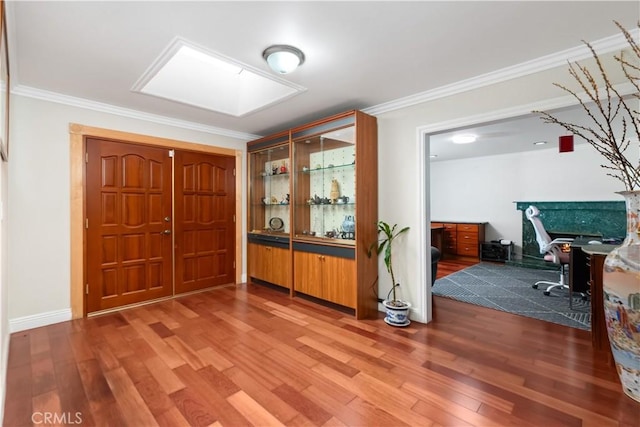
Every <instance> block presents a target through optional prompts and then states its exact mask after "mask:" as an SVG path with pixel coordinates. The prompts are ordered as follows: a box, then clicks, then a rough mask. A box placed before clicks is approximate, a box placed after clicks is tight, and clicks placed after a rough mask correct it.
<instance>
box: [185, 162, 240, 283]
mask: <svg viewBox="0 0 640 427" xmlns="http://www.w3.org/2000/svg"><path fill="white" fill-rule="evenodd" d="M234 167H235V158H234V157H231V156H220V155H211V154H203V153H193V152H187V151H181V152H176V155H175V183H176V184H175V198H176V200H175V216H176V218H175V227H176V242H175V245H176V247H175V257H176V278H175V280H176V293H183V292H190V291H195V290H199V289H204V288H208V287H211V286H217V285H224V284H228V283H234V280H235V267H234V259H235V253H234V251H235V224H234V218H233V217H234V214H235V176H234Z"/></svg>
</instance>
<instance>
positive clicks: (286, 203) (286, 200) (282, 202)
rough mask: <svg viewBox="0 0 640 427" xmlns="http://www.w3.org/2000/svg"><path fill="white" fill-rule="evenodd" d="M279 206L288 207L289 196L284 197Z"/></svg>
mask: <svg viewBox="0 0 640 427" xmlns="http://www.w3.org/2000/svg"><path fill="white" fill-rule="evenodd" d="M280 204H281V205H288V204H289V195H288V194H287V195H285V196H284V197H283V198H282V200H280Z"/></svg>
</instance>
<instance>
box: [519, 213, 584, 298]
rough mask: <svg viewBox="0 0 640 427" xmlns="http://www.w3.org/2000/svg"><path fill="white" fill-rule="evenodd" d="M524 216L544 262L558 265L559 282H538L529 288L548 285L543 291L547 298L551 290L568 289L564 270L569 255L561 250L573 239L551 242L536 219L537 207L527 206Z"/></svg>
mask: <svg viewBox="0 0 640 427" xmlns="http://www.w3.org/2000/svg"><path fill="white" fill-rule="evenodd" d="M525 214H526V216H527V219H528V220H529V221H531V224H532V225H533V229H534V230H535V232H536V240H537V241H538V246H540V253H541V254H544V260H545V261H549V262H553V263H554V264H559V265H560V281H559V282H549V281H546V280H540V281H538V282H536V283H535V284H533V285H532V286H531V287H532V288H533V289H538V286H539V285H549V286H548V287H547V290H546V291H544V294H545V295H547V296H548V295H551V290H552V289H554V288H560V289H569V285H568V284H567V282H566V280H565V276H566V268H567V266H568V265H569V253H568V252H563V251H562V248H563V247H566V246H567V245H568V244H570V243H571V242H572V241H573V239H571V238H557V239H555V240H551V237H550V236H549V234H548V233H547V232H546V230H545V229H544V226H543V225H542V221H540V218H538V215H540V211H539V210H538V208H537V207H535V206H529V207H528V208H527V210H526V211H525Z"/></svg>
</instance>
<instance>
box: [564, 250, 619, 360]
mask: <svg viewBox="0 0 640 427" xmlns="http://www.w3.org/2000/svg"><path fill="white" fill-rule="evenodd" d="M585 243H586V242H582V241H578V240H577V239H576V241H574V243H573V244H572V245H571V253H570V257H569V288H570V290H572V291H576V292H580V291H585V290H590V293H591V345H592V346H593V348H594V349H595V350H599V351H605V352H606V353H607V357H608V359H609V364H610V365H613V355H612V354H611V346H610V344H609V337H608V336H607V325H606V323H605V318H604V297H603V292H602V269H603V267H604V259H605V258H606V256H607V254H608V253H609V252H611V251H612V250H613V248H615V247H616V246H615V245H589V244H585Z"/></svg>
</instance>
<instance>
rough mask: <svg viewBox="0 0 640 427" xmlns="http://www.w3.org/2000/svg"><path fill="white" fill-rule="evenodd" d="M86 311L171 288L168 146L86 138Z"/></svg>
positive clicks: (150, 296) (167, 291)
mask: <svg viewBox="0 0 640 427" xmlns="http://www.w3.org/2000/svg"><path fill="white" fill-rule="evenodd" d="M86 146H87V154H88V158H87V159H88V161H87V165H86V208H87V220H88V225H89V227H88V228H87V283H88V285H89V294H88V296H87V313H91V312H95V311H100V310H105V309H109V308H114V307H119V306H123V305H127V304H133V303H138V302H143V301H148V300H151V299H156V298H160V297H165V296H169V295H171V294H172V266H171V264H172V263H171V261H172V258H171V256H172V251H171V249H172V248H171V236H170V235H166V234H164V233H163V231H164V230H166V229H170V228H171V224H170V223H168V222H165V219H164V218H165V217H170V216H171V158H170V157H169V155H168V150H166V149H161V148H153V147H146V146H138V145H134V144H126V143H121V142H115V141H108V140H101V139H96V138H87V142H86Z"/></svg>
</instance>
